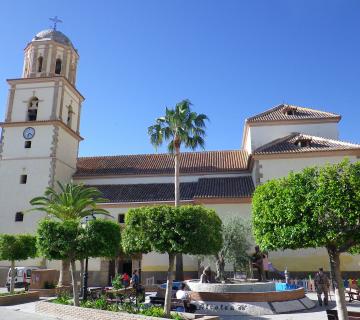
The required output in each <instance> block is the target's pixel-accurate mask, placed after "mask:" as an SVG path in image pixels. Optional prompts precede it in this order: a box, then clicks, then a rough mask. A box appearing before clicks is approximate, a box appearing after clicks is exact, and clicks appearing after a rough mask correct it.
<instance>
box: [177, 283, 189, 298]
mask: <svg viewBox="0 0 360 320" xmlns="http://www.w3.org/2000/svg"><path fill="white" fill-rule="evenodd" d="M185 287H186V284H185V283H182V284H181V285H180V289H179V290H178V291H176V299H181V300H187V298H188V293H187V292H186V291H185Z"/></svg>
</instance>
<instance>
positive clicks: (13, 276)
mask: <svg viewBox="0 0 360 320" xmlns="http://www.w3.org/2000/svg"><path fill="white" fill-rule="evenodd" d="M10 268H11V271H10V274H11V279H10V293H14V289H15V277H16V269H15V260H11V267H10Z"/></svg>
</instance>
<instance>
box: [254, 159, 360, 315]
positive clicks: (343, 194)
mask: <svg viewBox="0 0 360 320" xmlns="http://www.w3.org/2000/svg"><path fill="white" fill-rule="evenodd" d="M253 227H254V234H255V238H256V241H257V243H258V244H259V245H260V246H261V247H262V248H264V249H268V250H276V249H298V248H311V247H313V248H316V247H325V248H326V249H327V252H328V254H329V259H330V267H331V272H332V280H333V287H334V289H335V298H336V304H337V307H338V316H339V319H340V320H343V319H347V318H348V316H347V311H346V303H345V294H344V289H343V283H342V278H341V273H340V254H341V253H342V252H345V251H349V250H351V248H352V247H355V246H356V245H359V244H360V162H357V163H350V162H349V161H348V160H344V161H343V162H341V163H339V164H334V165H327V166H325V167H322V168H307V169H304V170H303V171H302V172H299V173H290V174H289V175H288V177H286V178H282V179H277V180H272V181H268V182H266V183H264V184H263V185H260V186H258V187H257V188H256V191H255V193H254V197H253Z"/></svg>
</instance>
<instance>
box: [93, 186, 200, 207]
mask: <svg viewBox="0 0 360 320" xmlns="http://www.w3.org/2000/svg"><path fill="white" fill-rule="evenodd" d="M92 187H96V188H97V189H99V191H100V192H101V193H102V194H103V197H104V198H105V199H108V200H109V201H110V202H112V203H118V202H157V201H174V184H173V183H151V184H111V185H95V186H93V185H92ZM196 187H197V183H196V182H194V183H192V182H186V183H181V184H180V199H181V200H192V199H193V197H194V194H195V191H196Z"/></svg>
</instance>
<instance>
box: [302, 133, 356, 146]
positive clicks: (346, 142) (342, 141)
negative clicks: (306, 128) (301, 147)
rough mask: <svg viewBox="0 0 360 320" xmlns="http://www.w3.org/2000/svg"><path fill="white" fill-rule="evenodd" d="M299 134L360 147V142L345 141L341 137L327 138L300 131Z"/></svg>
mask: <svg viewBox="0 0 360 320" xmlns="http://www.w3.org/2000/svg"><path fill="white" fill-rule="evenodd" d="M299 134H300V135H302V136H306V137H310V138H314V139H318V140H325V141H333V142H336V143H340V144H348V145H351V146H359V147H360V144H358V143H353V142H349V141H344V140H339V139H331V138H326V137H322V136H314V135H310V134H305V133H299Z"/></svg>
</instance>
